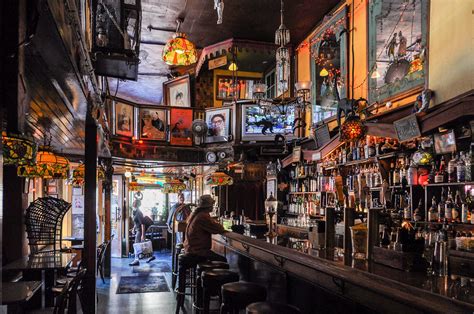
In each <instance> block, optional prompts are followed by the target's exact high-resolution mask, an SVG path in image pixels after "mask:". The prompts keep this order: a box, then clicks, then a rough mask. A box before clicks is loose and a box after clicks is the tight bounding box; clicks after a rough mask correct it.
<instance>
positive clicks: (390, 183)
mask: <svg viewBox="0 0 474 314" xmlns="http://www.w3.org/2000/svg"><path fill="white" fill-rule="evenodd" d="M394 171H395V163H394V162H393V160H392V161H391V162H390V171H389V173H388V185H390V186H392V185H395V183H393V173H394Z"/></svg>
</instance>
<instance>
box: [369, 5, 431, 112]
mask: <svg viewBox="0 0 474 314" xmlns="http://www.w3.org/2000/svg"><path fill="white" fill-rule="evenodd" d="M428 3H429V1H428V0H419V1H405V0H372V1H370V4H369V66H368V67H369V68H368V72H370V73H369V74H368V81H369V101H370V102H371V103H372V102H375V101H379V102H381V101H385V100H388V99H393V98H398V97H402V96H403V95H405V94H407V93H411V92H416V91H417V90H419V89H420V90H421V89H422V88H423V85H424V83H425V77H426V73H427V66H428V64H427V62H426V60H427V59H426V58H425V55H426V51H427V43H428V41H427V37H428V36H427V34H428V14H429V4H428Z"/></svg>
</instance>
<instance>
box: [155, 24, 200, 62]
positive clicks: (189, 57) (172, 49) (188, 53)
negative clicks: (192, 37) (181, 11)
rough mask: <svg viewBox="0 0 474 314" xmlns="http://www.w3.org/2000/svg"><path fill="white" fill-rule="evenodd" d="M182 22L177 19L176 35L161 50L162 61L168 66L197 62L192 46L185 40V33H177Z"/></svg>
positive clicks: (194, 49) (194, 48)
mask: <svg viewBox="0 0 474 314" xmlns="http://www.w3.org/2000/svg"><path fill="white" fill-rule="evenodd" d="M182 22H183V21H182V20H180V19H178V20H176V23H177V24H178V25H177V27H176V33H175V34H174V35H173V38H171V39H170V40H169V41H168V42H167V43H166V45H165V47H164V48H163V61H164V62H165V63H166V64H168V65H176V66H181V65H190V64H193V63H196V62H197V52H196V47H195V46H194V44H193V43H192V42H191V41H189V40H188V39H187V38H186V34H185V33H180V32H179V27H180V26H181V23H182Z"/></svg>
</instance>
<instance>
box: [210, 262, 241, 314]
mask: <svg viewBox="0 0 474 314" xmlns="http://www.w3.org/2000/svg"><path fill="white" fill-rule="evenodd" d="M236 281H239V274H238V273H237V272H235V271H231V270H228V269H212V270H205V271H203V272H202V273H201V285H202V303H201V304H202V305H203V308H202V310H203V311H204V313H205V314H207V313H209V306H210V302H211V297H212V296H219V301H221V295H220V291H221V287H222V285H223V284H227V283H229V282H236ZM220 303H221V302H219V304H220Z"/></svg>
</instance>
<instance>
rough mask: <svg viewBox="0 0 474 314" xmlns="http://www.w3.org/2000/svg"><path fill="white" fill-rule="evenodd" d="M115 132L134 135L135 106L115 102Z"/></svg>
mask: <svg viewBox="0 0 474 314" xmlns="http://www.w3.org/2000/svg"><path fill="white" fill-rule="evenodd" d="M114 104H115V106H114V108H115V134H116V135H122V136H128V137H133V125H134V119H133V111H134V107H133V106H131V105H128V104H124V103H120V102H115V103H114Z"/></svg>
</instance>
